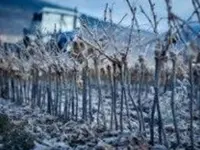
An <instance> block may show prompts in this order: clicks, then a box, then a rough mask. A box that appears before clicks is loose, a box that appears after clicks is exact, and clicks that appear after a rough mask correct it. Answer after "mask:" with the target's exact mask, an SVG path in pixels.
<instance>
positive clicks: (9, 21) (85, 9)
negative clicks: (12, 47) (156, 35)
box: [0, 0, 193, 37]
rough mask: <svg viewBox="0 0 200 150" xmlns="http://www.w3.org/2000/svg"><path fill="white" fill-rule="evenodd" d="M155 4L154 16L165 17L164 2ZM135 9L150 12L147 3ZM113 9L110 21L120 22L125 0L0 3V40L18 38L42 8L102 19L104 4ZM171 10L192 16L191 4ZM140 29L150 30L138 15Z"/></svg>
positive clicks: (179, 0)
mask: <svg viewBox="0 0 200 150" xmlns="http://www.w3.org/2000/svg"><path fill="white" fill-rule="evenodd" d="M154 1H155V2H156V6H155V8H156V12H157V14H158V17H166V12H165V3H164V0H154ZM134 2H135V3H136V4H138V5H142V6H143V7H144V9H145V10H146V11H147V12H149V5H148V0H137V1H136V0H135V1H134ZM106 3H109V5H110V6H113V20H114V21H115V22H117V21H119V20H120V19H121V18H122V17H123V16H124V14H125V13H129V9H128V7H127V4H126V2H125V0H0V36H4V35H10V36H16V37H17V36H19V35H21V34H22V29H23V28H24V27H29V25H30V22H31V19H32V14H33V13H34V12H36V11H39V10H40V9H41V8H43V7H44V6H48V7H54V8H55V7H57V8H60V7H69V8H74V7H77V8H78V11H79V12H82V13H86V14H88V15H91V16H94V17H98V18H103V11H104V8H105V4H106ZM173 10H174V12H176V13H177V14H178V15H179V16H181V17H183V18H184V19H186V18H187V17H188V16H189V15H190V14H191V13H192V10H193V9H192V4H191V0H173ZM130 17H131V15H130V14H129V15H128V17H127V18H126V19H125V20H124V22H123V25H129V24H130ZM138 19H139V21H140V24H141V28H144V29H146V30H148V29H149V25H148V23H147V21H146V19H145V18H144V16H143V15H142V14H141V13H138ZM159 29H160V31H165V29H166V23H165V22H164V21H163V22H162V24H161V26H160V28H159Z"/></svg>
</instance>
